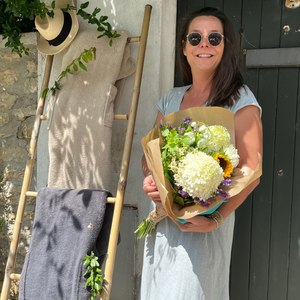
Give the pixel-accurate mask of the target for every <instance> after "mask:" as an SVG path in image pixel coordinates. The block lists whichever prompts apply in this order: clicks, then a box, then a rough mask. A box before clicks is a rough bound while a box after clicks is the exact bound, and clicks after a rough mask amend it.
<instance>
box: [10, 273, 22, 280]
mask: <svg viewBox="0 0 300 300" xmlns="http://www.w3.org/2000/svg"><path fill="white" fill-rule="evenodd" d="M20 278H21V274H15V273H12V274H11V275H10V279H12V280H20Z"/></svg>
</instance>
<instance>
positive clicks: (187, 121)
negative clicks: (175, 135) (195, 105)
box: [183, 117, 192, 124]
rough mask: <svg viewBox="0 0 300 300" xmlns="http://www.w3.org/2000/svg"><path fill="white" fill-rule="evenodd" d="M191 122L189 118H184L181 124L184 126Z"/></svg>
mask: <svg viewBox="0 0 300 300" xmlns="http://www.w3.org/2000/svg"><path fill="white" fill-rule="evenodd" d="M191 121H192V119H191V118H189V117H186V118H185V119H184V120H183V123H184V124H189V123H190V122H191Z"/></svg>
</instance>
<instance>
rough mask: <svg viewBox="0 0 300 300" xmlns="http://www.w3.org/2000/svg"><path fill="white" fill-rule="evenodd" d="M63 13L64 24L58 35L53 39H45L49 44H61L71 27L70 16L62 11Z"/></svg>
mask: <svg viewBox="0 0 300 300" xmlns="http://www.w3.org/2000/svg"><path fill="white" fill-rule="evenodd" d="M63 14H64V25H63V28H62V29H61V32H60V33H59V35H58V36H57V37H56V38H55V39H53V40H46V41H47V42H48V43H49V45H50V46H59V45H60V44H62V43H63V42H64V41H65V39H66V38H67V37H68V35H69V33H70V31H71V28H72V18H71V16H70V14H69V13H67V12H63Z"/></svg>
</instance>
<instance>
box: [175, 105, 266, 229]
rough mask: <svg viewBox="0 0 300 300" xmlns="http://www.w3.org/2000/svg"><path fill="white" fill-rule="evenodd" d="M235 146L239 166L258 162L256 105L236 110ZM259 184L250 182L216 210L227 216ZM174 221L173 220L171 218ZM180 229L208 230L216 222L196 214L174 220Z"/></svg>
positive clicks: (259, 132) (259, 144)
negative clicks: (182, 222) (185, 218)
mask: <svg viewBox="0 0 300 300" xmlns="http://www.w3.org/2000/svg"><path fill="white" fill-rule="evenodd" d="M234 122H235V123H234V124H235V140H236V148H237V149H238V153H239V155H240V162H239V166H238V167H239V168H242V167H244V166H247V167H249V168H251V169H252V170H254V169H255V168H256V166H257V164H258V161H259V159H258V154H257V153H260V154H261V155H262V152H263V149H262V124H261V120H260V116H259V110H258V108H257V107H256V106H253V105H251V106H246V107H243V108H242V109H240V110H239V111H237V113H236V114H235V118H234ZM258 184H259V179H257V180H255V181H254V182H252V183H251V184H250V185H248V186H247V187H246V188H245V189H243V190H242V191H241V192H240V193H239V194H238V195H236V196H234V197H231V198H230V199H229V201H228V202H225V203H223V204H222V205H221V206H220V208H219V209H218V211H219V212H220V213H221V214H222V215H223V216H224V218H226V217H228V216H229V215H230V214H231V213H232V212H233V211H234V210H236V209H237V208H238V207H239V206H240V205H241V204H242V203H243V202H244V200H245V199H246V198H247V197H248V195H249V194H250V193H251V192H252V191H253V190H254V189H255V187H256V186H257V185H258ZM173 221H174V220H173ZM174 222H175V223H176V224H177V225H178V227H179V228H180V229H181V231H195V232H209V231H212V230H214V229H216V222H215V221H214V220H213V219H209V218H206V217H202V216H196V217H193V218H191V219H189V220H188V222H189V223H186V224H181V223H180V222H177V221H176V220H175V221H174Z"/></svg>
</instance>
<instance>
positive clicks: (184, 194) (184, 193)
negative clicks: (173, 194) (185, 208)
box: [178, 190, 190, 198]
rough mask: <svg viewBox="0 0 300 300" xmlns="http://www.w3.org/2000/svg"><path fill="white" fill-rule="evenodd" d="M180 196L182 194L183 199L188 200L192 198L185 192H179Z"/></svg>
mask: <svg viewBox="0 0 300 300" xmlns="http://www.w3.org/2000/svg"><path fill="white" fill-rule="evenodd" d="M178 194H180V195H181V196H182V197H183V198H187V197H189V196H190V195H189V194H188V193H187V192H184V191H183V190H178Z"/></svg>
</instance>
